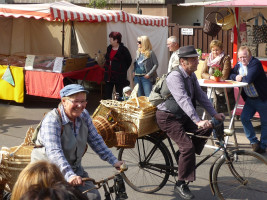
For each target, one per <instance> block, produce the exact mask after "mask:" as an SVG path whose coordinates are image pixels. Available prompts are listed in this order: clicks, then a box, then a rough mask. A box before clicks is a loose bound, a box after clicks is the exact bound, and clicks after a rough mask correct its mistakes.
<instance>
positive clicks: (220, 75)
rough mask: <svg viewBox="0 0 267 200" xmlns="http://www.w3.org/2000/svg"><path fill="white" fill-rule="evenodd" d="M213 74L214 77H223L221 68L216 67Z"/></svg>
mask: <svg viewBox="0 0 267 200" xmlns="http://www.w3.org/2000/svg"><path fill="white" fill-rule="evenodd" d="M213 76H214V77H222V72H221V71H220V70H219V69H215V71H214V73H213Z"/></svg>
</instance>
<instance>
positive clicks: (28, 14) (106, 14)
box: [0, 1, 168, 27]
mask: <svg viewBox="0 0 267 200" xmlns="http://www.w3.org/2000/svg"><path fill="white" fill-rule="evenodd" d="M0 16H4V17H15V18H18V17H25V18H35V19H45V20H48V21H52V20H65V21H69V20H70V21H85V22H119V21H121V22H129V23H135V24H141V25H146V26H163V27H164V26H168V17H161V16H149V15H137V14H129V13H126V12H124V11H122V10H100V9H93V8H86V7H81V6H77V5H74V4H71V3H69V2H66V1H60V2H54V3H51V4H0Z"/></svg>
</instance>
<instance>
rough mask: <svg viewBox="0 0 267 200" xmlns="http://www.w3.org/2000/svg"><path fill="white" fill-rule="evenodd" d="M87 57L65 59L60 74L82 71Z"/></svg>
mask: <svg viewBox="0 0 267 200" xmlns="http://www.w3.org/2000/svg"><path fill="white" fill-rule="evenodd" d="M87 60H88V57H80V58H67V59H66V60H64V62H63V68H62V72H71V71H77V70H80V69H83V68H85V67H86V63H87Z"/></svg>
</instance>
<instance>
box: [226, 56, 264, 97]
mask: <svg viewBox="0 0 267 200" xmlns="http://www.w3.org/2000/svg"><path fill="white" fill-rule="evenodd" d="M239 68H240V65H239V63H237V64H236V65H235V67H234V68H233V69H232V70H231V74H230V79H231V80H234V81H235V80H236V76H237V75H238V74H239ZM247 69H248V74H247V76H244V77H243V78H242V82H244V83H248V84H250V83H253V84H254V86H255V88H256V90H257V92H258V95H259V98H260V99H261V100H263V101H266V100H267V77H266V74H265V72H264V70H263V67H262V64H261V62H260V61H259V60H258V59H257V58H254V57H252V58H251V61H250V62H249V64H248V66H247ZM241 95H242V97H243V99H244V100H245V101H246V98H247V95H246V93H245V92H244V90H242V93H241Z"/></svg>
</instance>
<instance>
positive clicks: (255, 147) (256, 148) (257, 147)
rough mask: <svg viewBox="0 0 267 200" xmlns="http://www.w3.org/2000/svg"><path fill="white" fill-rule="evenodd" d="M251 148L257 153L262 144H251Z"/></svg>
mask: <svg viewBox="0 0 267 200" xmlns="http://www.w3.org/2000/svg"><path fill="white" fill-rule="evenodd" d="M251 147H252V150H253V151H254V152H257V151H258V150H259V149H260V144H259V143H254V144H251Z"/></svg>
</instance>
